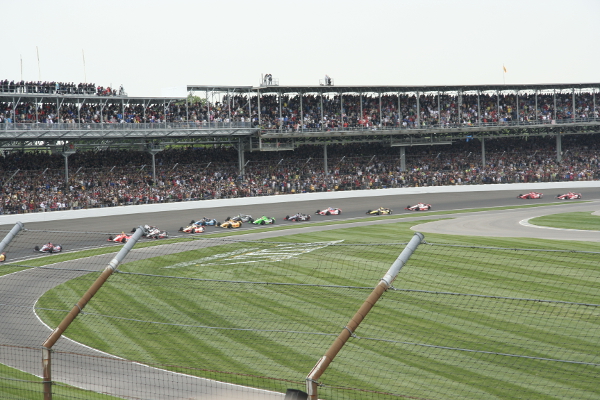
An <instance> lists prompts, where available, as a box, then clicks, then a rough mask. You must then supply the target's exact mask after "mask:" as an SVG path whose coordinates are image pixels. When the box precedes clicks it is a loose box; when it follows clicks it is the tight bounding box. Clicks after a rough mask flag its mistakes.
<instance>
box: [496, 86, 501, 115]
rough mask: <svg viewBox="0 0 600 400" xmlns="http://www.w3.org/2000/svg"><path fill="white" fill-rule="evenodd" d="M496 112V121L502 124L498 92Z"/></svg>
mask: <svg viewBox="0 0 600 400" xmlns="http://www.w3.org/2000/svg"><path fill="white" fill-rule="evenodd" d="M496 112H497V113H498V116H497V117H496V121H497V122H498V123H500V91H499V90H496Z"/></svg>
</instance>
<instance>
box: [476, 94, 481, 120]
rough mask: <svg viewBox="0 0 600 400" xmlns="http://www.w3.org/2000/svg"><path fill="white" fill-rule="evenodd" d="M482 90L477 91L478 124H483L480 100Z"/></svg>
mask: <svg viewBox="0 0 600 400" xmlns="http://www.w3.org/2000/svg"><path fill="white" fill-rule="evenodd" d="M480 94H481V92H480V91H479V90H478V91H477V126H481V101H480Z"/></svg>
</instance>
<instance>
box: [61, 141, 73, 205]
mask: <svg viewBox="0 0 600 400" xmlns="http://www.w3.org/2000/svg"><path fill="white" fill-rule="evenodd" d="M61 154H62V156H63V157H64V158H65V193H69V156H70V155H71V154H75V147H74V146H73V144H71V145H70V147H69V148H66V149H64V150H63V152H62V153H61Z"/></svg>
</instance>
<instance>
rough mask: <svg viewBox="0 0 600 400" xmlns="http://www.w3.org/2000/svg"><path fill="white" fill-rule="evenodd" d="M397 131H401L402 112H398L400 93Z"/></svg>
mask: <svg viewBox="0 0 600 400" xmlns="http://www.w3.org/2000/svg"><path fill="white" fill-rule="evenodd" d="M398 129H402V111H400V92H398Z"/></svg>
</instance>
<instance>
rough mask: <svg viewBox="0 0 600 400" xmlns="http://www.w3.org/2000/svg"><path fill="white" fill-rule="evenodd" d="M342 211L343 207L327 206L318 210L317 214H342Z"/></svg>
mask: <svg viewBox="0 0 600 400" xmlns="http://www.w3.org/2000/svg"><path fill="white" fill-rule="evenodd" d="M341 213H342V209H341V208H335V207H327V208H326V209H324V210H317V212H316V213H315V214H319V215H340V214H341Z"/></svg>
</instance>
